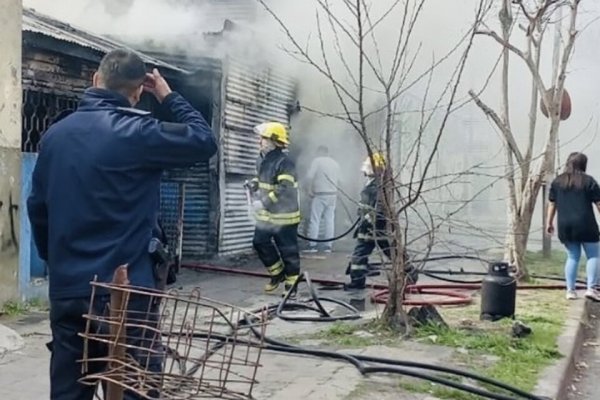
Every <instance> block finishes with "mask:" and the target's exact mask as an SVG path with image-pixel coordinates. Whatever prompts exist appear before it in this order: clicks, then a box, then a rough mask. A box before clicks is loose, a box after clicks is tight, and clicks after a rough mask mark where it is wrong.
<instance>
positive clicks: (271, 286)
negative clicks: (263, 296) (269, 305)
mask: <svg viewBox="0 0 600 400" xmlns="http://www.w3.org/2000/svg"><path fill="white" fill-rule="evenodd" d="M284 280H285V277H284V276H283V274H281V275H277V276H272V277H271V281H270V282H269V283H267V284H266V285H265V292H267V293H272V292H274V291H276V290H277V288H278V287H279V284H280V283H281V282H283V281H284Z"/></svg>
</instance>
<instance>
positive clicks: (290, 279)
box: [285, 275, 298, 286]
mask: <svg viewBox="0 0 600 400" xmlns="http://www.w3.org/2000/svg"><path fill="white" fill-rule="evenodd" d="M297 280H298V275H291V276H288V277H286V278H285V283H286V285H290V286H291V285H293V284H295V283H296V281H297Z"/></svg>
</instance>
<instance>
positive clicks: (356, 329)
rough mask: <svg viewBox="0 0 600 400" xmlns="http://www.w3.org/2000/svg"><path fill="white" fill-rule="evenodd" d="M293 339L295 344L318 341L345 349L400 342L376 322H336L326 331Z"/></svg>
mask: <svg viewBox="0 0 600 400" xmlns="http://www.w3.org/2000/svg"><path fill="white" fill-rule="evenodd" d="M294 339H295V340H296V341H297V342H298V341H302V340H319V341H321V342H322V343H323V344H324V345H331V346H338V347H347V348H362V347H367V346H380V345H394V343H396V344H398V343H400V341H401V338H400V337H399V336H398V335H397V334H395V333H394V332H393V331H392V330H390V329H387V328H386V327H385V326H384V325H383V324H381V323H380V322H379V321H377V320H373V321H369V322H367V323H363V324H350V323H345V322H336V323H334V324H333V325H331V326H330V327H329V328H327V329H324V330H322V331H319V332H316V333H314V334H310V335H307V336H303V337H301V338H298V337H296V338H294ZM299 339H300V340H299Z"/></svg>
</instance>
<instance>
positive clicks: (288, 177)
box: [277, 174, 296, 183]
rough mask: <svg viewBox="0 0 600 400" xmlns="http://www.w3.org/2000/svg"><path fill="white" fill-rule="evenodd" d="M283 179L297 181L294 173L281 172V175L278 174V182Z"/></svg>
mask: <svg viewBox="0 0 600 400" xmlns="http://www.w3.org/2000/svg"><path fill="white" fill-rule="evenodd" d="M281 181H290V182H292V183H294V182H296V179H295V178H294V177H293V176H292V175H288V174H281V175H279V176H277V182H281Z"/></svg>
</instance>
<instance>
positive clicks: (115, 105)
mask: <svg viewBox="0 0 600 400" xmlns="http://www.w3.org/2000/svg"><path fill="white" fill-rule="evenodd" d="M162 106H163V107H166V108H168V109H169V110H170V111H171V113H172V115H173V116H174V119H175V121H177V123H167V122H161V121H158V120H156V119H154V118H152V117H150V116H149V114H148V113H144V112H141V111H138V110H134V109H131V108H128V107H129V103H128V101H127V99H126V98H125V97H123V96H121V95H119V94H116V93H114V92H109V91H106V90H102V89H96V88H92V89H88V90H87V91H86V92H85V94H84V95H83V98H82V100H81V102H80V104H79V107H78V109H77V110H76V111H75V112H73V113H72V114H70V115H68V116H67V117H65V118H64V119H62V120H60V121H58V122H56V123H55V124H53V125H52V126H51V127H50V128H49V129H48V131H47V132H46V133H45V134H44V136H43V138H42V141H41V143H40V152H39V157H38V161H37V164H36V166H35V170H34V172H33V182H32V191H31V194H30V197H29V199H28V201H27V208H28V213H29V218H30V220H31V226H32V229H33V237H34V240H35V244H36V246H37V248H38V251H39V253H40V256H41V258H42V259H44V260H46V261H47V262H48V271H49V280H50V289H49V292H50V293H49V294H50V298H51V299H64V298H76V297H85V296H89V295H90V291H91V287H90V284H89V282H90V281H91V280H93V278H94V276H97V277H98V280H100V281H104V282H109V281H111V279H112V275H113V272H114V270H115V269H116V268H117V267H118V266H119V265H122V264H129V279H130V281H131V283H132V284H133V285H136V286H143V287H155V282H154V278H153V269H152V262H151V259H150V256H149V254H148V243H149V241H150V239H151V237H152V231H153V228H154V226H155V224H156V218H157V214H158V208H159V193H160V177H161V173H162V172H163V170H164V169H166V168H173V167H189V166H192V165H194V164H196V163H198V162H200V161H203V160H208V159H209V158H210V157H212V156H213V155H214V154H215V153H216V151H217V145H216V142H215V138H214V135H213V133H212V131H211V129H210V127H209V126H208V124H207V123H206V121H205V120H204V118H203V117H202V115H201V114H200V113H199V112H198V111H196V110H195V109H194V108H193V107H192V106H191V105H190V104H189V103H188V102H187V101H186V100H185V99H184V98H183V97H181V96H180V95H179V94H177V93H172V94H170V95H169V96H167V97H166V98H165V100H164V102H163V104H162Z"/></svg>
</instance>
